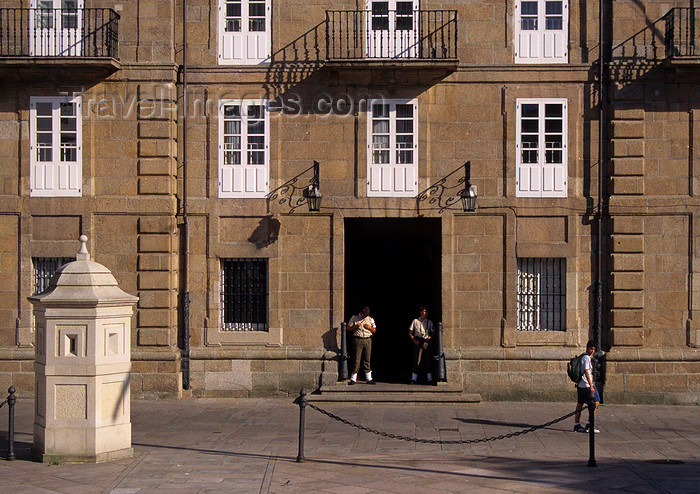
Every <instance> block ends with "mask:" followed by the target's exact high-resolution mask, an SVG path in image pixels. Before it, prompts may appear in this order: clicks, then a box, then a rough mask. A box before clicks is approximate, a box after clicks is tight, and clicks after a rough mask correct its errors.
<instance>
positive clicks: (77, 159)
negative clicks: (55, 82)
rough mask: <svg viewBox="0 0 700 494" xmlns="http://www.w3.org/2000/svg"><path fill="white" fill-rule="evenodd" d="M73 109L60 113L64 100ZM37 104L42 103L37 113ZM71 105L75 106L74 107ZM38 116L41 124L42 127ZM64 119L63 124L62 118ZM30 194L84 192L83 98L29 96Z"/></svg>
mask: <svg viewBox="0 0 700 494" xmlns="http://www.w3.org/2000/svg"><path fill="white" fill-rule="evenodd" d="M62 103H73V105H68V107H69V108H70V111H68V110H67V114H65V115H63V117H62V115H61V111H62V110H61V104H62ZM37 104H40V105H42V106H43V109H42V112H41V115H39V116H37ZM71 106H72V108H71ZM38 118H41V120H42V125H41V129H39V125H38ZM62 118H63V120H64V123H63V125H62V123H61V120H62ZM29 120H30V143H29V145H30V177H29V179H30V180H29V183H30V195H31V196H34V197H58V196H67V197H80V196H81V195H82V105H81V101H80V98H79V97H78V98H74V99H70V98H65V97H36V98H34V97H33V98H31V100H30V119H29Z"/></svg>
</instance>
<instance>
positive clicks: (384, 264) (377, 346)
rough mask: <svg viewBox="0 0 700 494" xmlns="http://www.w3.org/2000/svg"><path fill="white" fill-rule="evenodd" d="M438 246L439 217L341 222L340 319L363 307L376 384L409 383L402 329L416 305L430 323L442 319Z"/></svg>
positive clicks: (407, 348) (405, 330)
mask: <svg viewBox="0 0 700 494" xmlns="http://www.w3.org/2000/svg"><path fill="white" fill-rule="evenodd" d="M441 247H442V232H441V224H440V218H347V219H345V321H348V320H349V319H350V316H351V315H352V314H355V313H357V312H359V309H360V306H361V305H364V304H366V305H369V307H370V309H371V311H372V317H374V319H375V321H376V323H377V333H376V334H375V336H374V342H373V346H372V369H373V374H374V378H375V380H377V381H382V382H407V381H408V380H409V379H410V376H411V358H412V348H411V345H412V343H411V341H410V339H409V337H408V327H409V325H410V323H411V321H412V320H413V318H415V317H416V316H417V312H418V307H419V306H421V305H425V306H426V307H427V308H428V311H429V317H430V319H431V320H433V322H435V323H436V324H437V322H438V321H440V320H441V318H442V248H441ZM348 336H349V335H348ZM362 377H363V376H360V379H362Z"/></svg>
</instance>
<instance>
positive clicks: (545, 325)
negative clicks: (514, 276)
mask: <svg viewBox="0 0 700 494" xmlns="http://www.w3.org/2000/svg"><path fill="white" fill-rule="evenodd" d="M517 329H518V330H519V331H564V330H565V329H566V259H563V258H519V259H518V288H517Z"/></svg>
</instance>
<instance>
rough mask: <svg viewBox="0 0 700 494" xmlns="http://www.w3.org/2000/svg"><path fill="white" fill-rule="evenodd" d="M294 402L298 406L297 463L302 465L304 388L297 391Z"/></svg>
mask: <svg viewBox="0 0 700 494" xmlns="http://www.w3.org/2000/svg"><path fill="white" fill-rule="evenodd" d="M295 401H296V403H297V405H299V454H298V455H297V463H304V409H305V408H306V390H305V389H304V388H302V389H301V391H299V398H297V399H296V400H295Z"/></svg>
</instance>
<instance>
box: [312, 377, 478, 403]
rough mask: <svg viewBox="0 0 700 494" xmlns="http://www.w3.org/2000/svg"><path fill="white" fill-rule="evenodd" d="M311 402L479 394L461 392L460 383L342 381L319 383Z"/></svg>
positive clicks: (462, 399)
mask: <svg viewBox="0 0 700 494" xmlns="http://www.w3.org/2000/svg"><path fill="white" fill-rule="evenodd" d="M307 399H308V400H309V401H313V402H345V403H352V402H364V403H367V402H371V403H479V402H480V401H481V396H480V395H479V394H476V393H465V392H464V390H463V389H462V387H461V386H457V385H454V384H448V383H438V385H437V386H428V385H421V384H414V385H410V384H393V383H377V384H375V385H370V384H366V383H364V382H361V381H360V382H358V383H357V384H356V385H354V386H348V384H347V383H345V382H340V383H337V384H330V385H324V386H321V388H320V389H319V390H318V391H317V392H315V393H311V394H308V395H307Z"/></svg>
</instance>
